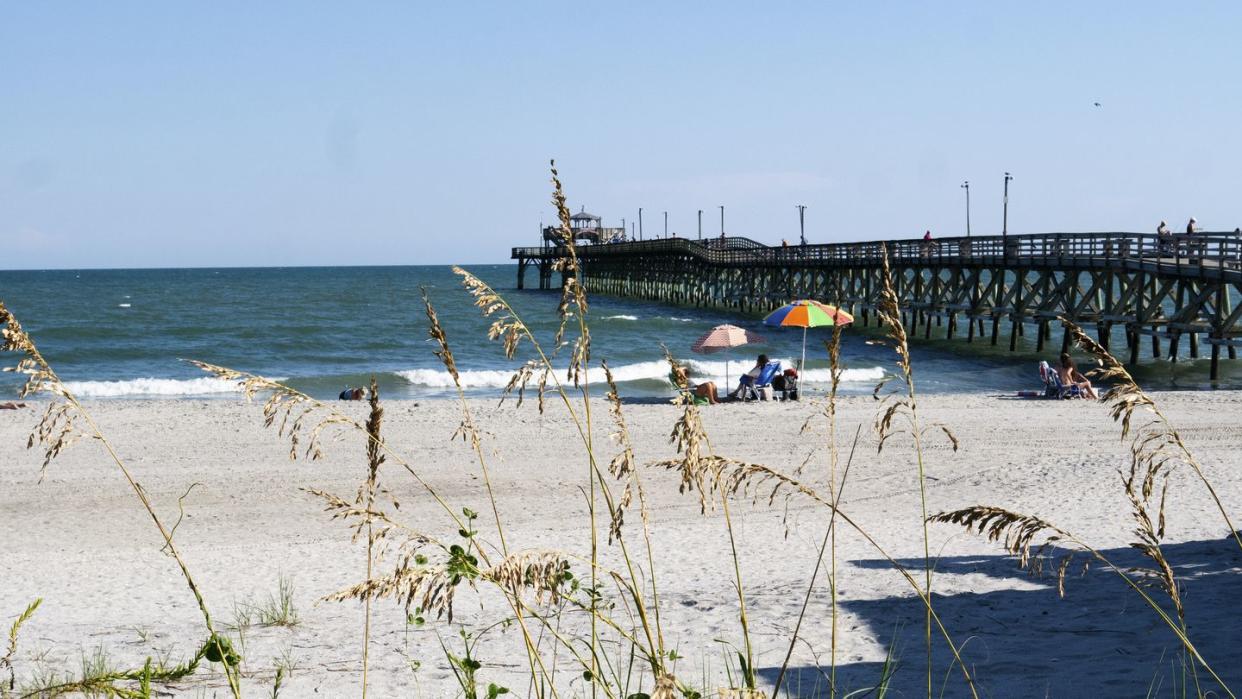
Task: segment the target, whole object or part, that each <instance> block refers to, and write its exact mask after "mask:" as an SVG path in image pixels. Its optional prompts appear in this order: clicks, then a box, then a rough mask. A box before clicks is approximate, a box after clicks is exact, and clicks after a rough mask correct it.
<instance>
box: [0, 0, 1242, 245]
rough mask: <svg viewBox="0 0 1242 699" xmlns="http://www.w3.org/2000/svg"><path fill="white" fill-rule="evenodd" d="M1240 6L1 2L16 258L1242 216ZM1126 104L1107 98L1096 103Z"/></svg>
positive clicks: (10, 221)
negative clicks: (625, 229) (569, 230)
mask: <svg viewBox="0 0 1242 699" xmlns="http://www.w3.org/2000/svg"><path fill="white" fill-rule="evenodd" d="M1240 29H1242V4H1240V3H1228V2H1221V3H1206V2H1204V3H1197V2H1196V3H1169V2H1124V3H1123V2H1092V3H1083V2H1049V3H1011V2H994V3H969V2H960V3H958V2H945V3H926V2H918V3H915V2H909V3H906V2H888V3H807V4H803V5H798V4H793V3H753V2H745V3H741V2H739V3H734V2H725V1H721V2H711V3H698V4H696V3H668V2H658V3H648V2H624V3H617V2H609V3H595V2H588V1H586V0H581V1H578V2H564V3H560V2H528V3H516V2H497V3H475V2H463V3H417V2H402V3H396V2H394V3H384V2H370V3H351V4H348V5H342V4H339V3H326V2H324V3H315V2H275V1H273V2H262V3H254V2H223V1H222V2H212V3H162V2H145V3H137V2H123V1H116V2H107V3H85V2H78V3H74V2H26V3H21V2H9V3H2V4H0V269H48V268H98V267H214V266H295V265H364V264H449V263H475V264H477V263H491V262H503V261H507V260H508V258H509V249H510V248H511V247H512V246H514V245H533V244H537V243H538V230H539V225H540V223H541V222H542V223H549V222H551V221H553V220H554V219H555V211H554V209H553V207H552V205H551V203H550V199H551V196H550V195H551V186H550V183H549V173H548V162H549V160H550V159H552V158H555V159H556V161H557V165H558V167H559V169H560V172H561V175H562V178H563V180H564V183H565V190H566V194H567V196H568V197H569V201H570V204H571V206H572V207H573V209H574V210H575V211H578V210H579V209H580V208H581V207H586V209H587V210H588V211H590V212H592V213H595V214H598V215H600V216H602V217H603V218H604V222H605V224H607V225H613V226H617V225H621V220H622V219H623V218H624V219H625V220H626V222H627V224H628V223H629V222H633V221H635V220H636V219H637V216H638V209H639V208H640V207H641V208H642V209H643V223H644V229H645V234H646V235H647V236H653V235H659V234H662V233H663V212H665V211H667V212H668V220H669V229H670V232H675V233H677V234H678V235H681V236H689V237H693V236H695V235H697V212H698V211H699V210H703V212H704V213H703V229H704V234H705V235H719V232H720V209H719V208H718V207H720V206H724V207H725V228H726V229H727V231H728V232H729V233H730V234H734V235H745V236H748V237H751V238H755V239H757V240H760V241H764V242H768V243H779V241H780V240H781V239H782V238H787V239H789V240H791V241H793V240H796V239H797V237H798V212H797V208H796V206H797V205H799V204H802V205H805V206H806V207H807V210H806V234H807V238H808V240H809V241H810V242H813V243H817V242H833V241H848V240H874V239H885V238H903V237H921V236H922V234H923V232H924V231H925V230H931V231H932V232H933V235H935V236H938V237H948V236H953V235H961V234H963V233H964V232H965V227H966V212H965V208H966V207H965V196H964V195H965V191H964V190H963V189H962V188H961V186H960V185H961V184H962V182H963V181H967V180H968V181H969V182H970V197H971V231H972V233H973V234H975V235H986V234H996V233H999V232H1000V229H1001V226H1002V186H1003V179H1002V178H1003V173H1004V172H1006V171H1009V172H1011V173H1013V177H1014V179H1013V181H1012V182H1011V183H1010V204H1009V231H1010V232H1011V233H1028V232H1029V233H1034V232H1049V231H1108V230H1126V231H1154V229H1155V227H1156V225H1157V223H1158V222H1159V221H1160V220H1161V219H1164V220H1167V221H1168V222H1169V224H1170V226H1171V227H1172V228H1174V229H1179V228H1182V227H1184V226H1185V221H1186V219H1187V218H1188V217H1190V216H1195V217H1196V218H1197V219H1198V221H1199V223H1200V225H1201V226H1202V227H1203V228H1205V229H1206V230H1233V229H1234V228H1235V227H1237V226H1242V80H1239V77H1238V76H1239V75H1242V50H1239V46H1240V45H1239V35H1238V32H1239V30H1240ZM1096 102H1099V103H1100V105H1101V106H1099V107H1096V106H1095V104H1094V103H1096Z"/></svg>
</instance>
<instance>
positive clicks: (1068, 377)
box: [1057, 352, 1100, 400]
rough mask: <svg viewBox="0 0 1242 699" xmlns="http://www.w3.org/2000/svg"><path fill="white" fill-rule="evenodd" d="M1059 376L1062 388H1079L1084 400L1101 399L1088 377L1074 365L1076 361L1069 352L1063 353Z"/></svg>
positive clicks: (1058, 368)
mask: <svg viewBox="0 0 1242 699" xmlns="http://www.w3.org/2000/svg"><path fill="white" fill-rule="evenodd" d="M1057 374H1058V375H1059V376H1060V377H1061V385H1062V386H1077V387H1078V391H1079V393H1081V394H1082V397H1083V398H1088V399H1090V400H1096V399H1097V398H1099V397H1100V396H1099V394H1098V393H1096V392H1095V389H1094V388H1093V387H1092V386H1091V382H1090V381H1089V380H1088V379H1087V377H1085V376H1083V375H1082V372H1080V371H1078V367H1077V366H1075V365H1074V360H1073V359H1071V358H1070V356H1069V353H1068V352H1062V353H1061V366H1059V367H1057Z"/></svg>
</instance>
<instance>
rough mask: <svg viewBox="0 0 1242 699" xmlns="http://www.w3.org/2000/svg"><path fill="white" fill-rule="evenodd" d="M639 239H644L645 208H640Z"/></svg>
mask: <svg viewBox="0 0 1242 699" xmlns="http://www.w3.org/2000/svg"><path fill="white" fill-rule="evenodd" d="M638 239H639V240H642V239H643V207H641V206H640V207H638Z"/></svg>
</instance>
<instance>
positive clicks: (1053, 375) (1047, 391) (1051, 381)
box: [1039, 361, 1082, 399]
mask: <svg viewBox="0 0 1242 699" xmlns="http://www.w3.org/2000/svg"><path fill="white" fill-rule="evenodd" d="M1039 378H1040V379H1042V380H1043V382H1044V397H1045V398H1054V399H1062V398H1081V397H1082V392H1081V391H1079V390H1078V386H1076V385H1069V386H1066V385H1065V384H1063V383H1061V375H1060V374H1058V373H1057V370H1056V369H1053V368H1052V367H1051V366H1049V365H1048V362H1042V361H1041V362H1040V363H1039Z"/></svg>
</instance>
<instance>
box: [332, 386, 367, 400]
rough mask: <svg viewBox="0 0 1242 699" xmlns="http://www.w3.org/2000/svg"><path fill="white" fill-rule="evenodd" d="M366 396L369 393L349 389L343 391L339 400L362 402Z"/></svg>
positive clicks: (359, 389)
mask: <svg viewBox="0 0 1242 699" xmlns="http://www.w3.org/2000/svg"><path fill="white" fill-rule="evenodd" d="M366 396H367V392H366V391H365V390H363V389H361V388H347V389H345V390H344V391H341V395H340V396H338V398H339V399H340V400H362V399H364V398H366Z"/></svg>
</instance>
